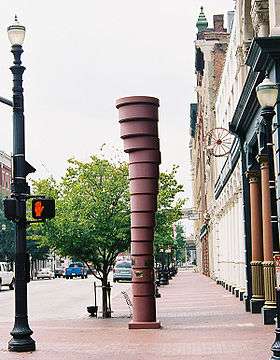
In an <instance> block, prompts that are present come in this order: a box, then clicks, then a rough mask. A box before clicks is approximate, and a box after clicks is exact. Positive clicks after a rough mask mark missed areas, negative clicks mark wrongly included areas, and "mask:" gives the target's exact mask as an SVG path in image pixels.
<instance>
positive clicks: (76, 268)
mask: <svg viewBox="0 0 280 360" xmlns="http://www.w3.org/2000/svg"><path fill="white" fill-rule="evenodd" d="M64 277H65V278H66V279H73V277H81V278H82V279H84V278H87V269H86V267H85V266H84V264H83V263H81V262H73V263H71V264H70V265H69V266H68V268H66V270H65V274H64Z"/></svg>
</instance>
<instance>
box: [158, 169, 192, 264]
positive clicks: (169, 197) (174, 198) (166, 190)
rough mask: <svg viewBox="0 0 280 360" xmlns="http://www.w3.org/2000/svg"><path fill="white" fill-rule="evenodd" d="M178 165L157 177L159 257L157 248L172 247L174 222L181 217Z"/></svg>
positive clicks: (181, 202) (182, 201) (180, 189)
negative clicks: (177, 176) (177, 177)
mask: <svg viewBox="0 0 280 360" xmlns="http://www.w3.org/2000/svg"><path fill="white" fill-rule="evenodd" d="M177 170H178V166H175V165H174V166H173V168H172V170H171V171H170V172H162V173H161V174H160V179H159V194H158V211H157V213H156V228H155V243H154V245H155V254H156V258H157V259H159V250H160V249H167V248H168V247H174V230H173V226H174V224H175V223H176V222H177V221H178V220H180V219H181V218H182V207H183V205H184V203H185V200H184V199H181V198H178V195H179V194H180V193H181V192H183V186H182V185H181V184H179V183H178V182H177V179H176V175H177Z"/></svg>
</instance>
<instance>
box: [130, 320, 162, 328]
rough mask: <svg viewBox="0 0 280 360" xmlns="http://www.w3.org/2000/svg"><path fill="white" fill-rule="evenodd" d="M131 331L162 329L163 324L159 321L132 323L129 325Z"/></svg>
mask: <svg viewBox="0 0 280 360" xmlns="http://www.w3.org/2000/svg"><path fill="white" fill-rule="evenodd" d="M128 328H129V329H160V328H161V324H160V322H159V321H153V322H152V321H151V322H150V321H143V322H142V321H135V322H134V321H131V322H130V323H129V324H128Z"/></svg>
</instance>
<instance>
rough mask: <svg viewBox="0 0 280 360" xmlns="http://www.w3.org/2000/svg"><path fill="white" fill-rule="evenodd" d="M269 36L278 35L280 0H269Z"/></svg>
mask: <svg viewBox="0 0 280 360" xmlns="http://www.w3.org/2000/svg"><path fill="white" fill-rule="evenodd" d="M269 27H270V36H279V35H280V0H269Z"/></svg>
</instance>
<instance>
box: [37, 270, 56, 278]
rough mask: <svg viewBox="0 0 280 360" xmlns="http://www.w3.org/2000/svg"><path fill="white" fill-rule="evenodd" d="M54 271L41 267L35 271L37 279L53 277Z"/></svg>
mask: <svg viewBox="0 0 280 360" xmlns="http://www.w3.org/2000/svg"><path fill="white" fill-rule="evenodd" d="M54 277H55V276H54V272H53V271H52V270H51V269H49V268H43V269H40V270H38V271H37V279H54Z"/></svg>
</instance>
